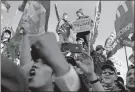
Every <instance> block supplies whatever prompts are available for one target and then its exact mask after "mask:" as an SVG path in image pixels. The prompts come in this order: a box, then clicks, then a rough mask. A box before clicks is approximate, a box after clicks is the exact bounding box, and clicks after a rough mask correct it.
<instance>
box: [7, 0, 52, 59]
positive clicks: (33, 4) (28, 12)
mask: <svg viewBox="0 0 135 92" xmlns="http://www.w3.org/2000/svg"><path fill="white" fill-rule="evenodd" d="M48 4H50V1H28V2H27V4H26V7H25V10H24V12H23V15H22V18H21V20H20V22H19V25H18V27H17V31H16V34H15V36H14V37H13V38H12V39H11V41H10V43H9V45H8V49H9V51H10V54H11V55H12V57H15V56H16V55H15V53H14V52H15V50H16V48H17V49H18V46H19V44H20V42H21V39H22V36H21V35H20V32H19V29H20V27H21V24H22V23H23V22H24V21H25V22H26V21H27V22H28V23H29V29H30V30H29V32H28V33H29V35H30V36H31V37H30V39H31V38H33V36H39V35H41V34H43V33H45V29H47V28H45V27H46V25H48V19H47V18H49V12H50V10H47V9H50V7H49V6H50V5H48ZM47 11H48V12H47ZM46 13H48V14H46ZM46 31H47V30H46ZM32 40H33V39H31V41H32ZM11 49H12V50H11Z"/></svg>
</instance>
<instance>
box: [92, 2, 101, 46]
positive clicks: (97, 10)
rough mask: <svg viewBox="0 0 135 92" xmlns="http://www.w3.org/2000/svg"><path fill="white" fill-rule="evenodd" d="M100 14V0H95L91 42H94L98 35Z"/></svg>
mask: <svg viewBox="0 0 135 92" xmlns="http://www.w3.org/2000/svg"><path fill="white" fill-rule="evenodd" d="M100 15H101V1H97V5H96V7H95V20H94V27H93V30H92V32H93V34H92V44H94V43H95V41H96V38H97V36H98V27H99V22H100Z"/></svg>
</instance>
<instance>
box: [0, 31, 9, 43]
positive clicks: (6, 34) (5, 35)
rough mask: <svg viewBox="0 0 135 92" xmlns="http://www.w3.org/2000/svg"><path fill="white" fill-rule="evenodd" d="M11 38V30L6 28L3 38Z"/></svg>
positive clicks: (7, 39)
mask: <svg viewBox="0 0 135 92" xmlns="http://www.w3.org/2000/svg"><path fill="white" fill-rule="evenodd" d="M10 38H11V31H10V30H8V29H7V30H5V31H3V32H2V36H1V40H2V41H9V40H10Z"/></svg>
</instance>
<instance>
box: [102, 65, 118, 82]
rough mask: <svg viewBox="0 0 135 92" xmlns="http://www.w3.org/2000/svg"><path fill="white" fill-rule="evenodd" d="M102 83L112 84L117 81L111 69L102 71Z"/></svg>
mask: <svg viewBox="0 0 135 92" xmlns="http://www.w3.org/2000/svg"><path fill="white" fill-rule="evenodd" d="M101 78H102V82H103V83H105V84H112V83H114V81H115V80H116V79H117V76H116V73H115V72H114V71H112V70H111V69H109V68H106V69H104V70H102V74H101Z"/></svg>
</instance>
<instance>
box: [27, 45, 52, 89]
mask: <svg viewBox="0 0 135 92" xmlns="http://www.w3.org/2000/svg"><path fill="white" fill-rule="evenodd" d="M31 48H32V50H31V56H32V59H33V60H34V64H33V66H32V68H31V70H30V72H29V87H30V88H31V89H34V90H35V88H36V89H37V90H40V91H51V90H52V89H51V87H52V71H53V70H52V68H51V67H50V66H48V65H47V64H45V63H44V62H43V59H42V58H41V57H40V56H39V54H38V52H37V50H36V49H35V48H34V46H32V47H31Z"/></svg>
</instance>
